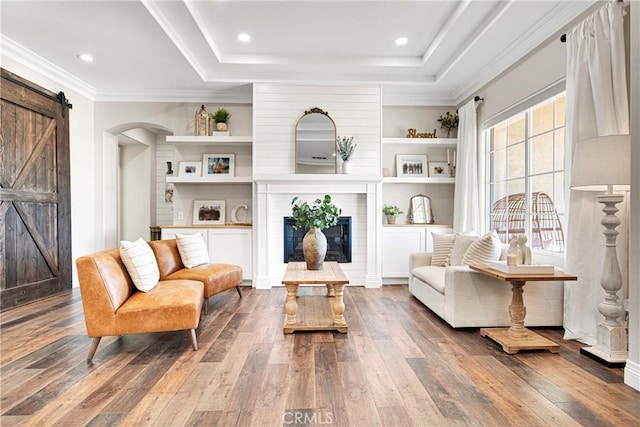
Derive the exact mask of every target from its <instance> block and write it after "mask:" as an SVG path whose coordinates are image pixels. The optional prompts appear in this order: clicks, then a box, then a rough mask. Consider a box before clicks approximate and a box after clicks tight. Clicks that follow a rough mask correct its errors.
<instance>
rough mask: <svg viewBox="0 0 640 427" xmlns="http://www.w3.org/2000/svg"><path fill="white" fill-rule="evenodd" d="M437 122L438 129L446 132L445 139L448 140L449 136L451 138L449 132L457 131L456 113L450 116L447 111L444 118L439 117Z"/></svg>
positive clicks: (457, 118)
mask: <svg viewBox="0 0 640 427" xmlns="http://www.w3.org/2000/svg"><path fill="white" fill-rule="evenodd" d="M438 121H439V122H440V127H441V128H442V129H444V130H446V131H447V138H449V137H450V136H452V135H451V130H452V129H458V121H459V117H458V112H457V111H456V112H454V113H453V114H450V113H449V112H448V111H447V114H445V115H444V116H442V115H441V116H440V118H439V119H438Z"/></svg>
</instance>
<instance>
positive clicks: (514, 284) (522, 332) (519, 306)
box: [507, 280, 528, 339]
mask: <svg viewBox="0 0 640 427" xmlns="http://www.w3.org/2000/svg"><path fill="white" fill-rule="evenodd" d="M525 283H526V281H524V280H512V281H511V291H512V293H513V294H512V296H511V305H510V306H509V316H510V317H511V326H510V327H509V330H508V331H507V334H508V335H509V336H510V337H511V338H514V339H523V338H527V336H528V331H527V329H526V328H525V327H524V318H525V316H526V315H527V308H526V307H525V306H524V300H523V298H522V292H523V291H524V289H523V288H524V285H525Z"/></svg>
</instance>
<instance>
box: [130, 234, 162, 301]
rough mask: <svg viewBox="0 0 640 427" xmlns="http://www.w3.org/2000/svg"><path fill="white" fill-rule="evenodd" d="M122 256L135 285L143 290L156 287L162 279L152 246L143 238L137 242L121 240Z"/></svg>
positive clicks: (147, 290)
mask: <svg viewBox="0 0 640 427" xmlns="http://www.w3.org/2000/svg"><path fill="white" fill-rule="evenodd" d="M120 258H121V259H122V262H123V263H124V266H125V267H127V271H128V272H129V276H131V280H132V281H133V284H134V286H135V287H136V288H137V289H138V290H139V291H142V292H149V291H150V290H151V289H153V288H155V287H156V285H157V284H158V280H160V271H159V270H158V262H157V261H156V257H155V256H154V255H153V250H152V249H151V246H149V244H148V243H147V242H145V241H144V240H142V238H139V239H138V240H136V241H135V242H128V241H126V240H122V241H121V242H120Z"/></svg>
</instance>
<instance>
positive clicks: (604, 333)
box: [571, 135, 631, 366]
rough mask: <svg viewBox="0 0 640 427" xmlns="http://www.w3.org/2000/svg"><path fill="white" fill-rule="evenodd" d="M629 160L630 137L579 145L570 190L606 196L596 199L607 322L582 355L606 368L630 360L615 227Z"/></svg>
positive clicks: (603, 311)
mask: <svg viewBox="0 0 640 427" xmlns="http://www.w3.org/2000/svg"><path fill="white" fill-rule="evenodd" d="M630 159H631V157H630V143H629V135H608V136H599V137H596V138H590V139H585V140H582V141H579V142H578V143H577V144H576V147H575V152H574V155H573V161H572V164H573V166H572V169H571V189H573V190H586V191H600V192H605V193H604V194H601V195H598V196H597V199H598V202H599V203H602V204H603V205H604V207H603V208H602V211H603V212H604V217H603V218H602V221H601V222H600V223H601V224H602V225H603V226H604V228H605V230H604V231H603V234H604V237H605V253H604V266H603V269H602V276H601V278H600V286H602V289H604V292H605V296H604V300H603V301H602V302H600V303H599V304H598V311H599V312H600V313H601V314H602V315H603V316H604V321H602V322H600V323H599V324H598V329H597V344H596V345H595V346H592V347H584V348H582V349H581V350H580V352H581V353H582V354H586V355H587V356H590V357H593V358H595V359H596V360H599V361H601V362H603V363H605V364H606V365H607V366H621V365H624V363H625V362H626V360H627V356H628V352H627V331H626V329H625V328H624V327H623V326H622V324H621V323H620V322H619V320H618V319H619V318H620V317H621V316H623V315H624V308H623V306H622V303H621V302H620V299H619V298H618V295H617V292H618V291H619V290H620V289H621V288H622V274H621V273H620V265H619V264H618V256H617V254H616V236H617V235H618V231H616V227H617V226H618V225H620V219H619V218H618V217H617V216H616V212H618V208H616V205H617V204H618V203H620V202H622V201H623V199H624V196H623V195H622V194H620V193H614V191H618V192H619V191H626V190H629V187H630V186H629V182H630V178H629V177H630V173H629V170H630V163H631V160H630Z"/></svg>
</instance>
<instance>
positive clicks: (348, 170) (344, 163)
mask: <svg viewBox="0 0 640 427" xmlns="http://www.w3.org/2000/svg"><path fill="white" fill-rule="evenodd" d="M342 173H343V174H350V173H351V163H349V160H343V161H342Z"/></svg>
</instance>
